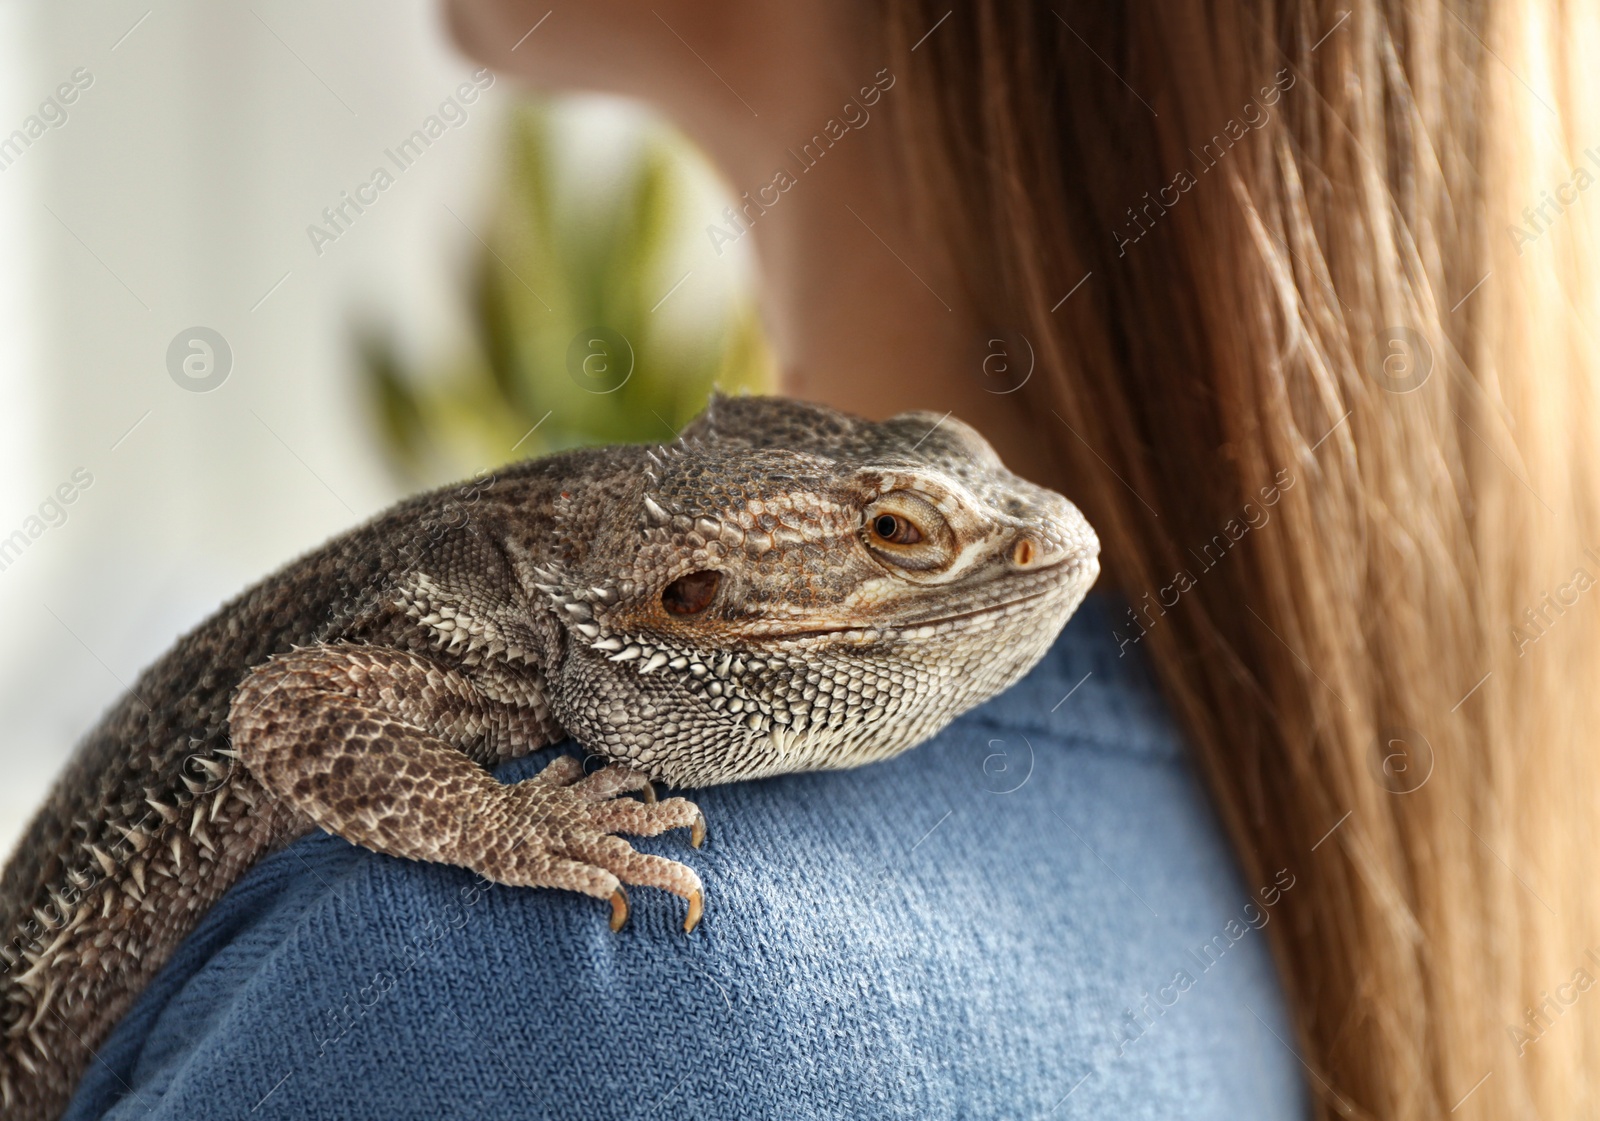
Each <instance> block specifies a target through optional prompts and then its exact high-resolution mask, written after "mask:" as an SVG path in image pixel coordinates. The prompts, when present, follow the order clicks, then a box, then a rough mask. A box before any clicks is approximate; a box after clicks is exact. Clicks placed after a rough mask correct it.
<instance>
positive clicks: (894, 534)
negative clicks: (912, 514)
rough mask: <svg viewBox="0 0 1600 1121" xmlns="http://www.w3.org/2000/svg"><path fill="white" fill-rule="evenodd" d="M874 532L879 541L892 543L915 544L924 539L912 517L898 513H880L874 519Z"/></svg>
mask: <svg viewBox="0 0 1600 1121" xmlns="http://www.w3.org/2000/svg"><path fill="white" fill-rule="evenodd" d="M872 533H873V536H875V537H876V538H877V539H878V540H879V541H883V542H885V543H887V544H890V545H915V544H916V543H917V542H918V541H921V540H922V534H921V533H920V532H918V530H917V527H916V525H915V524H914V523H913V522H912V521H911V519H910V518H907V517H902V516H901V515H898V514H879V515H878V516H877V517H875V518H873V519H872Z"/></svg>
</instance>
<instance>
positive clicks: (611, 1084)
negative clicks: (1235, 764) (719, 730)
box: [68, 599, 1305, 1119]
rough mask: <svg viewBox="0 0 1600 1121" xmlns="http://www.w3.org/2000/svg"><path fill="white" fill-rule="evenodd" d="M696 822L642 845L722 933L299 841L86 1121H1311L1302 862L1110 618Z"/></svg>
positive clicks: (145, 1004) (724, 794)
mask: <svg viewBox="0 0 1600 1121" xmlns="http://www.w3.org/2000/svg"><path fill="white" fill-rule="evenodd" d="M1123 637H1126V636H1123ZM551 754H552V753H549V752H547V753H541V754H540V755H539V756H534V757H531V758H529V759H527V760H520V761H518V762H517V763H514V764H511V765H509V766H508V767H507V768H506V769H505V771H503V772H502V777H503V778H506V779H508V780H509V779H515V778H521V777H526V776H527V775H529V774H532V773H533V772H534V771H535V770H536V769H537V768H538V766H539V765H541V764H542V762H543V761H544V760H545V759H547V758H549V756H550V755H551ZM695 798H696V800H697V801H698V802H699V804H700V805H701V806H702V808H703V809H704V810H705V812H706V815H707V817H708V819H709V820H710V823H711V835H710V840H709V841H708V843H707V845H706V847H705V848H704V849H703V850H701V851H699V852H695V851H693V850H690V849H688V847H687V845H686V843H684V841H683V839H682V838H681V837H664V838H654V839H650V840H641V841H639V842H638V847H640V848H641V849H645V850H647V851H652V852H657V853H661V854H663V855H668V856H673V857H675V858H679V859H684V860H687V861H689V862H691V863H693V865H694V866H695V868H696V869H697V870H698V871H699V872H700V874H701V876H702V878H703V879H704V881H705V883H706V887H707V904H706V913H705V919H704V920H703V921H702V923H701V924H700V926H699V928H698V929H697V930H696V931H695V932H694V933H693V934H692V935H687V936H686V935H684V934H682V933H681V931H680V929H679V925H680V923H681V921H682V914H681V903H680V901H678V900H675V899H673V898H671V897H669V896H665V895H661V894H658V893H654V892H646V891H643V890H641V891H637V892H635V893H634V900H633V901H634V908H633V918H632V921H631V923H630V926H629V927H628V928H627V929H626V930H625V931H624V932H623V933H621V934H613V933H612V932H611V931H610V930H609V929H608V927H607V923H606V919H607V916H608V908H606V907H605V906H604V905H603V904H601V903H597V902H595V901H593V900H589V899H585V898H582V897H579V896H575V895H568V894H563V893H557V892H550V891H535V890H527V889H516V888H506V887H500V886H496V885H486V884H484V883H482V882H481V881H479V880H477V879H476V877H474V876H473V875H472V874H470V873H467V872H464V871H461V870H458V869H453V868H446V867H440V866H435V865H426V864H417V863H411V862H406V861H400V860H395V859H391V858H387V857H382V856H377V855H374V854H371V853H367V852H365V851H363V850H360V849H356V848H354V847H352V846H350V845H349V844H347V843H345V842H343V841H340V840H338V839H335V838H332V837H329V836H326V835H322V834H318V835H315V836H312V837H308V838H305V839H303V840H302V841H300V842H297V843H296V844H295V845H293V846H291V847H290V848H289V849H287V850H285V851H283V852H280V853H277V854H275V855H274V856H272V857H271V858H269V859H268V860H266V861H264V862H262V864H260V865H258V866H257V867H256V868H255V869H253V870H252V871H251V872H250V873H249V874H248V875H247V876H246V877H245V878H244V879H243V880H241V881H240V883H239V884H238V885H236V886H235V888H234V889H233V890H232V891H231V892H230V893H229V894H228V895H227V896H226V897H225V898H224V900H223V901H222V902H221V903H220V904H219V905H218V906H217V907H216V908H215V909H214V910H213V911H212V913H211V914H210V915H208V916H207V918H206V919H205V921H204V922H203V923H202V926H201V927H200V929H199V930H197V931H196V933H195V934H194V935H193V936H192V937H191V938H190V939H189V940H188V941H187V942H186V943H185V944H184V945H183V946H182V947H181V948H180V949H179V951H178V952H177V954H176V955H175V956H174V959H173V960H172V961H171V962H170V963H169V964H168V966H167V967H166V969H164V970H163V971H162V973H161V974H160V975H159V976H158V978H157V980H156V981H155V982H154V984H153V985H152V986H151V988H150V989H149V990H148V991H147V992H146V993H145V994H144V996H143V997H141V999H140V1001H139V1003H138V1004H137V1005H136V1007H135V1008H134V1010H133V1012H132V1013H130V1015H129V1016H128V1017H127V1019H126V1020H124V1022H123V1023H122V1024H121V1025H119V1027H118V1028H117V1030H116V1031H115V1032H114V1033H113V1036H112V1037H111V1039H110V1040H109V1041H108V1042H107V1044H106V1046H105V1047H104V1048H102V1050H101V1052H100V1059H101V1062H99V1063H97V1064H96V1065H95V1066H94V1068H93V1069H92V1070H91V1072H90V1074H89V1075H88V1077H87V1078H86V1079H85V1082H84V1085H83V1087H82V1088H81V1090H80V1092H79V1094H78V1097H77V1100H76V1101H75V1102H74V1105H73V1108H72V1111H71V1112H70V1113H69V1114H68V1116H69V1117H72V1118H90V1117H101V1116H122V1115H123V1114H124V1113H125V1114H126V1115H127V1116H129V1117H133V1116H140V1117H144V1116H153V1117H157V1118H160V1117H174V1118H176V1117H189V1116H224V1115H238V1116H241V1117H243V1116H249V1117H252V1118H271V1117H301V1116H340V1117H351V1118H366V1117H372V1118H379V1117H381V1118H385V1119H391V1118H404V1117H419V1118H420V1117H427V1118H433V1117H437V1116H440V1115H441V1112H442V1111H444V1110H446V1109H449V1110H451V1111H454V1110H456V1109H460V1110H462V1111H464V1112H467V1113H470V1114H471V1115H473V1116H476V1117H485V1118H498V1117H507V1118H511V1117H516V1118H524V1117H529V1116H550V1117H561V1118H565V1117H574V1116H578V1117H594V1118H609V1117H638V1116H651V1115H654V1114H655V1112H656V1111H659V1113H660V1115H661V1116H668V1115H694V1116H699V1117H706V1118H720V1117H729V1118H735V1117H737V1118H752V1117H790V1116H828V1117H850V1116H856V1117H872V1118H896V1117H905V1118H919V1119H920V1118H927V1117H944V1116H964V1117H1015V1116H1027V1115H1033V1116H1045V1115H1050V1116H1056V1117H1063V1118H1065V1117H1073V1116H1100V1115H1115V1116H1121V1117H1165V1116H1169V1115H1173V1114H1179V1113H1181V1114H1182V1115H1184V1116H1188V1117H1209V1116H1217V1117H1221V1116H1224V1114H1225V1111H1226V1114H1227V1115H1230V1116H1231V1115H1232V1114H1233V1113H1234V1112H1236V1111H1237V1108H1238V1106H1239V1104H1240V1103H1241V1102H1249V1103H1252V1105H1253V1106H1254V1108H1253V1109H1252V1111H1251V1112H1252V1113H1253V1115H1255V1116H1262V1117H1272V1116H1284V1117H1288V1116H1300V1115H1302V1114H1303V1113H1304V1108H1305V1106H1304V1094H1303V1090H1302V1088H1301V1083H1300V1071H1299V1067H1298V1064H1297V1062H1296V1060H1295V1058H1294V1055H1293V1052H1291V1051H1290V1050H1289V1044H1288V1043H1287V1042H1285V1041H1286V1040H1287V1039H1289V1038H1290V1029H1289V1027H1288V1026H1287V1023H1286V1019H1285V1015H1284V1011H1283V1002H1282V998H1281V996H1280V994H1279V992H1278V990H1277V985H1276V981H1275V979H1274V975H1273V972H1272V968H1271V964H1270V960H1269V957H1268V954H1267V945H1266V936H1265V934H1264V933H1263V930H1262V928H1263V927H1264V926H1265V925H1267V924H1268V923H1270V922H1272V921H1273V915H1274V910H1275V905H1276V903H1277V902H1278V900H1279V899H1281V897H1282V895H1283V894H1284V893H1285V892H1289V891H1293V884H1294V878H1295V870H1294V869H1284V870H1283V871H1282V872H1281V873H1279V874H1277V875H1276V876H1275V878H1274V880H1273V882H1271V883H1267V884H1260V885H1247V884H1244V883H1242V882H1241V881H1240V878H1239V875H1238V873H1237V871H1236V869H1235V865H1234V862H1233V859H1232V857H1231V854H1230V852H1229V850H1228V847H1227V844H1226V842H1225V839H1224V838H1223V837H1222V835H1221V834H1220V832H1219V830H1218V827H1217V824H1216V822H1215V820H1214V818H1213V816H1212V814H1211V812H1210V810H1209V808H1208V806H1207V804H1206V801H1205V799H1204V797H1203V794H1202V792H1201V790H1200V789H1199V787H1198V785H1197V783H1196V780H1195V778H1194V776H1193V774H1192V773H1191V771H1190V769H1189V767H1188V766H1187V764H1186V762H1185V759H1184V754H1183V751H1182V748H1181V743H1180V741H1179V739H1178V737H1177V735H1176V733H1175V732H1174V730H1173V727H1172V724H1171V721H1170V718H1169V716H1168V715H1167V712H1166V710H1165V708H1164V707H1163V705H1162V703H1161V701H1160V699H1159V697H1158V696H1157V694H1156V692H1155V690H1154V689H1153V687H1152V686H1151V683H1150V681H1149V680H1148V677H1147V676H1146V674H1145V671H1144V669H1143V666H1142V664H1141V662H1140V659H1139V657H1138V651H1137V648H1136V646H1134V645H1132V644H1130V643H1128V642H1121V643H1119V640H1118V637H1117V636H1116V635H1115V634H1114V627H1113V622H1112V613H1111V609H1110V607H1109V605H1108V604H1107V603H1106V602H1105V601H1103V600H1099V599H1091V601H1090V602H1089V603H1088V604H1087V605H1085V608H1084V610H1083V611H1082V612H1080V614H1079V616H1078V618H1076V619H1075V620H1074V621H1073V622H1072V624H1070V625H1069V627H1068V629H1067V632H1066V633H1065V634H1064V635H1063V637H1062V639H1061V640H1060V641H1059V642H1058V643H1057V644H1056V646H1055V648H1054V649H1053V650H1052V651H1051V653H1050V654H1049V656H1048V657H1047V658H1046V659H1045V660H1044V661H1043V662H1042V663H1041V664H1040V665H1039V667H1038V668H1037V669H1036V670H1035V671H1034V672H1033V673H1032V674H1030V675H1029V677H1028V678H1027V679H1026V680H1024V681H1023V682H1022V683H1020V684H1019V685H1018V686H1017V687H1016V688H1015V689H1013V690H1011V691H1010V692H1008V693H1006V694H1004V695H1003V696H1001V697H998V698H996V699H995V700H993V701H991V702H989V703H988V704H986V705H984V706H982V707H981V708H979V709H976V710H974V711H972V712H970V713H968V714H966V715H965V716H963V717H962V718H960V719H959V720H958V721H956V723H955V724H953V725H952V726H951V727H950V728H948V729H947V730H946V731H944V732H943V733H941V734H940V735H939V736H938V737H936V738H935V739H934V740H932V741H930V742H929V743H927V744H925V745H923V746H922V747H919V748H917V749H915V750H914V751H911V752H909V753H907V754H905V755H902V756H900V757H898V758H896V759H893V760H890V761H889V762H886V763H881V764H876V765H874V766H870V767H865V768H862V769H860V770H855V771H843V772H833V773H828V774H811V775H795V776H787V777H783V778H777V779H770V780H765V781H761V782H752V783H741V784H736V785H732V786H727V787H718V788H714V789H710V790H705V791H700V792H697V793H696V795H695ZM147 1111H149V1112H148V1113H147Z"/></svg>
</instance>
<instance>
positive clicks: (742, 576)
mask: <svg viewBox="0 0 1600 1121" xmlns="http://www.w3.org/2000/svg"><path fill="white" fill-rule="evenodd" d="M627 476H628V483H627V485H626V486H624V487H622V488H620V489H619V490H618V492H617V494H616V501H615V502H613V503H609V504H608V506H609V509H608V510H606V511H604V512H600V513H596V514H594V515H592V519H594V520H592V523H591V528H590V530H589V532H588V534H586V537H587V541H586V543H585V546H583V547H580V548H577V549H575V550H574V551H573V552H572V553H571V554H570V559H569V560H568V561H567V562H565V563H564V564H563V565H562V566H561V572H560V574H559V576H558V577H556V578H554V579H553V580H552V581H550V582H548V583H544V584H542V585H541V588H542V589H544V590H545V592H546V594H547V595H550V596H551V597H552V598H554V600H555V601H556V603H555V609H556V610H557V611H558V613H562V615H563V619H564V621H565V622H566V623H567V626H568V628H569V633H570V634H571V635H572V637H573V642H572V643H570V644H569V647H568V652H567V654H566V659H565V661H564V663H563V668H564V670H566V671H569V672H567V673H564V674H563V675H562V676H563V678H564V679H565V680H566V681H567V682H569V683H570V685H571V686H572V688H571V690H570V691H568V690H557V694H558V696H557V700H556V707H557V710H558V711H557V715H558V716H559V718H561V719H562V721H563V722H564V723H565V724H566V726H567V727H568V728H569V729H570V730H571V731H572V732H573V733H574V734H575V735H576V736H577V737H578V738H579V739H580V741H582V742H584V743H585V744H586V745H587V746H588V747H589V748H590V749H591V750H593V751H596V752H598V753H599V754H602V755H606V756H608V757H611V758H614V759H617V760H618V761H623V762H628V763H630V764H631V765H633V766H636V767H638V768H640V769H642V770H645V771H648V772H650V773H652V774H654V775H655V776H656V777H659V778H663V779H666V780H668V781H672V782H676V783H680V784H683V785H704V784H707V783H712V782H720V781H729V780H733V779H738V778H746V777H754V776H757V775H763V774H773V773H779V772H784V771H791V770H811V769H819V768H828V767H846V766H853V765H856V764H859V763H864V762H868V761H870V760H873V759H879V758H883V757H885V756H888V755H891V754H893V753H895V752H897V751H900V750H903V749H905V748H907V747H910V746H912V745H914V744H916V743H918V742H920V741H922V740H923V739H926V738H927V737H928V736H930V735H932V734H933V733H934V732H936V731H937V730H938V729H939V728H941V727H942V726H943V725H944V724H946V723H948V722H949V721H950V720H951V719H953V718H954V717H955V716H956V715H958V714H959V713H961V712H962V711H964V710H966V709H967V708H970V707H972V706H973V705H975V704H977V703H979V702H981V701H983V700H986V699H988V698H989V697H991V696H993V695H994V694H996V693H998V692H1000V691H1001V690H1003V689H1005V688H1006V687H1008V686H1009V685H1011V684H1012V683H1013V682H1014V681H1016V680H1017V679H1018V678H1019V677H1021V676H1022V675H1023V674H1024V673H1026V672H1027V670H1028V669H1029V668H1031V667H1032V666H1033V664H1034V663H1035V662H1036V661H1037V660H1038V659H1039V658H1040V657H1041V656H1042V655H1043V654H1044V652H1045V651H1046V650H1047V649H1048V648H1049V646H1050V644H1051V643H1052V642H1053V641H1054V640H1055V637H1056V635H1057V634H1058V633H1059V632H1060V630H1061V628H1062V626H1063V625H1064V624H1065V623H1066V621H1067V619H1068V618H1069V617H1070V616H1071V614H1072V612H1073V611H1074V610H1075V609H1076V607H1077V606H1078V604H1079V603H1080V602H1081V601H1082V599H1083V596H1084V594H1085V593H1086V592H1087V591H1088V589H1089V586H1090V585H1091V584H1092V583H1093V582H1094V579H1095V577H1096V575H1097V574H1098V572H1099V561H1098V554H1099V542H1098V540H1097V539H1096V537H1095V534H1094V531H1093V530H1092V529H1091V528H1090V527H1089V524H1088V523H1087V522H1086V521H1085V520H1084V518H1083V515H1082V514H1080V513H1079V512H1078V510H1077V508H1076V507H1075V506H1073V505H1072V503H1070V502H1068V501H1067V500H1066V499H1065V498H1063V497H1062V496H1061V495H1059V494H1056V493H1055V492H1054V491H1050V490H1047V489H1045V488H1043V487H1039V486H1036V485H1034V484H1032V483H1029V482H1027V481H1026V480H1024V479H1021V478H1019V477H1017V476H1016V475H1013V474H1012V473H1011V472H1009V471H1007V470H1006V468H1005V467H1004V465H1003V464H1002V463H1001V461H1000V458H999V456H997V455H996V454H995V452H994V450H993V449H992V448H991V447H990V446H989V445H988V444H987V443H986V442H985V441H984V440H983V438H982V437H981V436H980V435H978V433H977V432H976V431H975V430H973V429H972V428H970V427H968V426H967V425H965V424H963V423H961V422H960V421H958V420H956V419H955V418H953V417H949V416H946V417H943V418H941V417H940V416H938V415H937V414H933V413H907V414H903V415H901V416H898V417H894V418H892V419H890V420H888V421H884V422H880V423H874V422H870V421H864V420H859V419H856V418H853V417H848V416H845V415H843V414H840V413H836V412H833V411H832V410H828V409H823V408H820V407H818V406H814V405H805V404H801V403H799V402H792V401H784V400H779V399H773V398H740V399H734V400H717V401H714V402H713V407H712V408H711V409H709V410H708V411H707V413H706V414H702V416H701V417H700V418H699V419H698V420H696V421H695V422H694V423H693V424H692V425H691V427H690V428H689V429H688V430H686V431H685V433H684V436H683V438H682V439H680V440H679V441H678V442H677V443H676V444H673V445H670V446H668V447H665V448H659V449H653V450H650V451H645V450H643V449H641V450H640V453H639V461H638V463H637V465H636V466H635V467H634V468H633V469H632V470H631V471H630V472H628V473H627ZM601 558H610V563H606V564H602V563H600V559H601ZM619 562H620V564H619Z"/></svg>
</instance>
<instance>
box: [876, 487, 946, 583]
mask: <svg viewBox="0 0 1600 1121" xmlns="http://www.w3.org/2000/svg"><path fill="white" fill-rule="evenodd" d="M861 540H862V543H863V544H864V545H866V547H867V549H868V550H869V551H870V552H871V553H872V555H873V556H875V557H876V558H877V559H878V560H879V561H882V562H884V563H886V564H890V565H892V566H894V568H896V569H901V570H906V569H909V570H913V571H919V570H937V569H941V568H943V567H945V566H946V565H948V564H949V563H950V561H951V559H952V558H953V557H954V555H955V547H954V546H955V543H954V540H953V539H952V537H951V531H950V526H949V524H948V523H947V522H946V521H945V520H944V516H943V515H942V514H940V513H939V510H938V508H937V507H935V506H934V505H933V503H931V502H929V501H928V500H927V499H925V498H923V497H922V496H921V495H919V494H917V493H915V492H913V491H910V490H895V491H890V492H889V493H887V494H882V495H879V496H878V497H877V498H876V499H874V500H873V501H872V502H871V503H870V504H869V505H868V506H867V508H866V510H865V511H863V516H862V526H861Z"/></svg>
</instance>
